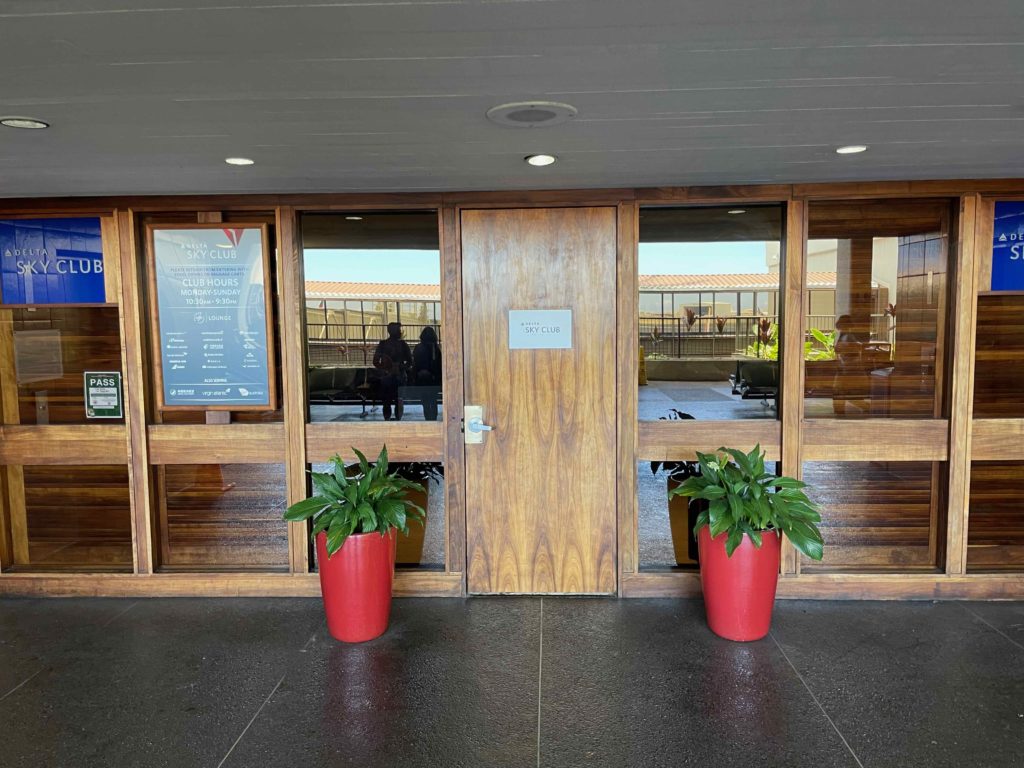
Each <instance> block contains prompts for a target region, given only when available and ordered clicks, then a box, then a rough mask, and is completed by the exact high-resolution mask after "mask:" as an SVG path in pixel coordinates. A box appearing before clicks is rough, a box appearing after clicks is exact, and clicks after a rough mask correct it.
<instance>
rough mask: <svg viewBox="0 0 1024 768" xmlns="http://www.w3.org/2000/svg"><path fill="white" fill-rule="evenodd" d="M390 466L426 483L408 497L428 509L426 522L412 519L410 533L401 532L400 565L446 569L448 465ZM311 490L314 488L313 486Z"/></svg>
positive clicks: (326, 467) (321, 468)
mask: <svg viewBox="0 0 1024 768" xmlns="http://www.w3.org/2000/svg"><path fill="white" fill-rule="evenodd" d="M368 455H369V454H368ZM370 458H373V456H370ZM389 466H390V467H391V469H392V470H394V471H397V472H398V473H399V474H400V475H401V476H402V477H404V478H406V479H407V480H411V481H413V482H414V483H419V484H420V485H422V486H423V492H422V493H419V492H416V491H413V492H411V493H409V494H408V495H407V497H406V498H408V499H409V501H411V502H412V503H414V504H417V505H419V506H421V507H423V509H424V510H425V511H426V513H427V516H426V518H425V520H424V523H423V525H420V524H419V523H416V522H413V523H410V524H409V533H408V534H407V535H405V536H403V535H401V534H399V536H398V546H397V552H396V556H395V564H396V567H398V568H425V569H431V570H438V569H441V570H443V569H444V564H445V557H444V553H445V506H444V495H445V493H444V465H443V464H441V463H440V462H434V461H404V462H402V461H393V462H391V463H390V465H389ZM310 468H311V469H312V470H313V471H314V472H329V471H331V465H330V464H313V465H312V466H311V467H310ZM358 469H359V467H358V465H356V464H354V465H353V466H351V467H350V471H352V472H353V473H355V472H357V471H358ZM310 492H312V488H311V489H310Z"/></svg>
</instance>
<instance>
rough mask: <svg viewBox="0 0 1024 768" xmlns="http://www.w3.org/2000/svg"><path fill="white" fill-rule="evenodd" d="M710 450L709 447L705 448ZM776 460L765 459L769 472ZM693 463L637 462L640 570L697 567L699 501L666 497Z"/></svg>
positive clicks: (688, 471)
mask: <svg viewBox="0 0 1024 768" xmlns="http://www.w3.org/2000/svg"><path fill="white" fill-rule="evenodd" d="M708 451H709V452H713V451H714V449H713V448H709V449H708ZM776 466H777V464H776V462H768V463H767V464H766V468H767V470H768V471H769V472H774V471H776V470H775V468H776ZM693 471H695V464H694V463H692V462H685V461H655V462H650V461H642V462H640V463H639V464H637V486H636V487H637V497H638V505H637V510H638V513H639V517H638V520H637V544H638V547H639V553H640V568H641V570H663V569H667V568H670V569H673V570H696V569H697V567H698V566H699V564H700V563H699V558H698V556H697V541H696V539H695V538H694V536H693V526H694V525H696V523H697V515H698V514H699V512H700V510H701V504H702V502H700V501H695V502H691V501H690V500H689V499H686V498H684V497H682V496H673V497H672V498H671V499H670V498H669V495H668V492H669V490H670V489H671V488H674V487H676V486H678V485H679V484H680V483H681V482H682V481H683V480H684V479H685V478H686V477H687V476H688V473H690V472H693Z"/></svg>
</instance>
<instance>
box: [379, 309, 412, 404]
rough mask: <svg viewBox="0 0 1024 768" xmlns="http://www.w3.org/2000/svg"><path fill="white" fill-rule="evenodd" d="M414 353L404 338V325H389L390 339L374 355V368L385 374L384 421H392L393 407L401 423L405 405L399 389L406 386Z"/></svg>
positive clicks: (381, 382) (382, 398)
mask: <svg viewBox="0 0 1024 768" xmlns="http://www.w3.org/2000/svg"><path fill="white" fill-rule="evenodd" d="M411 365H412V352H411V351H410V350H409V345H408V344H406V343H405V339H403V338H402V324H401V323H388V337H387V338H386V339H383V340H381V341H380V342H379V343H378V344H377V349H376V351H375V352H374V353H373V367H374V368H377V369H379V370H380V371H381V373H382V374H383V375H382V376H381V379H380V400H381V404H382V405H383V406H384V408H383V410H384V421H391V407H392V405H393V406H394V409H395V421H401V419H402V414H403V413H404V411H405V403H403V402H402V398H401V397H400V396H399V394H398V388H399V387H403V386H405V384H406V383H407V380H408V373H409V367H410V366H411Z"/></svg>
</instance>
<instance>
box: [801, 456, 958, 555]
mask: <svg viewBox="0 0 1024 768" xmlns="http://www.w3.org/2000/svg"><path fill="white" fill-rule="evenodd" d="M881 439H884V436H883V437H882V438H881ZM944 473H945V465H944V464H940V463H938V462H927V461H902V462H900V461H870V462H868V461H860V462H858V461H846V462H843V461H831V462H807V463H805V464H804V473H803V480H804V482H806V483H807V484H808V486H809V487H808V489H807V495H808V496H809V497H810V498H811V499H812V500H813V501H815V502H816V503H817V504H819V505H820V506H821V517H822V522H821V526H820V527H821V532H822V535H823V536H824V537H825V557H824V559H823V560H822V561H821V563H816V562H814V561H813V560H809V559H807V558H805V557H803V556H801V570H803V571H807V572H811V571H817V570H830V569H831V570H837V569H838V570H886V569H890V570H927V571H931V570H934V569H935V568H936V567H937V566H938V563H939V562H940V552H941V546H942V543H943V540H942V536H940V533H941V532H942V531H943V530H944V529H945V526H944V524H943V523H942V522H941V520H940V519H939V518H940V516H941V515H940V513H942V512H943V511H944V509H945V502H944V501H943V499H942V488H943V486H944V480H943V477H944Z"/></svg>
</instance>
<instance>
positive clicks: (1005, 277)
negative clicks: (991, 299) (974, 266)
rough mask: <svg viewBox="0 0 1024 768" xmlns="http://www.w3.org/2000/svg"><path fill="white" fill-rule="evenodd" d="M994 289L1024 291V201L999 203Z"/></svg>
mask: <svg viewBox="0 0 1024 768" xmlns="http://www.w3.org/2000/svg"><path fill="white" fill-rule="evenodd" d="M992 290H993V291H1024V202H1020V201H1015V202H1006V201H1004V202H997V203H996V220H995V227H994V228H993V230H992Z"/></svg>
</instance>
